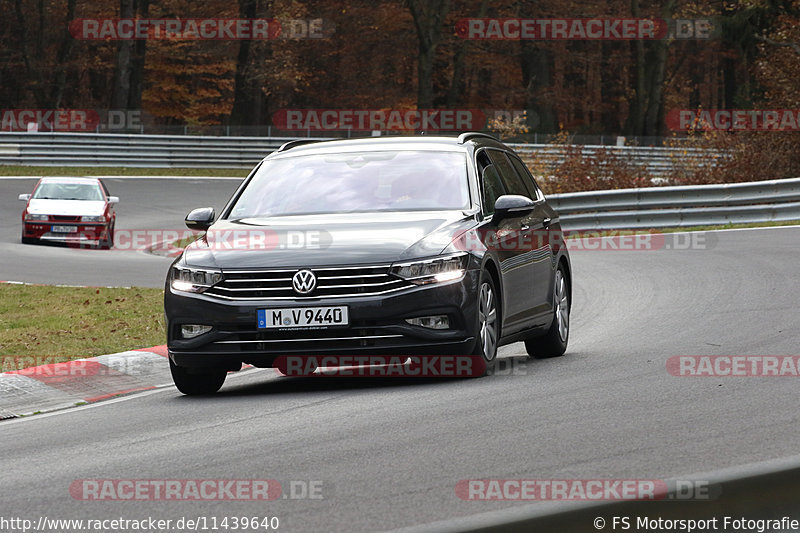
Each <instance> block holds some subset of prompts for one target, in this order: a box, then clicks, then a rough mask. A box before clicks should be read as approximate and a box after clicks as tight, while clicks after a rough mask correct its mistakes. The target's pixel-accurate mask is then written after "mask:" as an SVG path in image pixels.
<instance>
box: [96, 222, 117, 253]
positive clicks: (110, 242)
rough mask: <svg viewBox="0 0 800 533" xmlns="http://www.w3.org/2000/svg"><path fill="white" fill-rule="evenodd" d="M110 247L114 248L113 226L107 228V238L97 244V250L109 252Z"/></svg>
mask: <svg viewBox="0 0 800 533" xmlns="http://www.w3.org/2000/svg"><path fill="white" fill-rule="evenodd" d="M112 246H114V226H109V228H108V235H107V238H106V239H103V240H102V241H100V242H99V243H98V248H100V249H101V250H110V249H111V247H112Z"/></svg>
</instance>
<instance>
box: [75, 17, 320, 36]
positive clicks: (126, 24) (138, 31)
mask: <svg viewBox="0 0 800 533" xmlns="http://www.w3.org/2000/svg"><path fill="white" fill-rule="evenodd" d="M69 32H70V34H71V35H72V37H73V38H75V39H78V40H84V41H109V40H110V41H130V40H212V41H214V40H216V41H218V40H233V41H241V40H271V39H325V38H327V37H330V36H331V35H332V34H333V32H334V25H333V24H332V23H331V22H329V21H326V20H324V19H321V18H310V19H275V18H253V19H245V18H202V19H199V18H186V19H184V18H175V19H132V18H103V19H88V18H81V19H75V20H73V21H71V22H70V24H69Z"/></svg>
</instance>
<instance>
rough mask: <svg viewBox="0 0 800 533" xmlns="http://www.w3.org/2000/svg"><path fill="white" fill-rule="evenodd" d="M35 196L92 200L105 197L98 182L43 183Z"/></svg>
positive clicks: (38, 198)
mask: <svg viewBox="0 0 800 533" xmlns="http://www.w3.org/2000/svg"><path fill="white" fill-rule="evenodd" d="M33 197H34V198H35V199H37V200H90V201H99V200H102V199H103V193H102V192H101V191H100V186H99V185H97V184H96V183H42V184H41V185H39V187H37V189H36V192H35V193H34V194H33Z"/></svg>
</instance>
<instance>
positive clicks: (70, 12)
mask: <svg viewBox="0 0 800 533" xmlns="http://www.w3.org/2000/svg"><path fill="white" fill-rule="evenodd" d="M76 4H77V0H68V1H67V16H66V19H65V20H66V24H67V25H68V24H69V21H71V20H74V19H75V5H76ZM74 42H75V40H74V39H73V38H72V35H71V34H70V33H69V29H65V30H64V38H63V40H62V41H61V46H59V48H58V59H56V65H55V84H54V85H53V92H52V95H51V97H50V101H51V102H52V103H53V107H54V108H56V109H58V108H60V107H61V100H62V99H63V97H64V87H65V86H66V83H67V60H68V59H69V56H70V54H71V53H72V45H73V43H74Z"/></svg>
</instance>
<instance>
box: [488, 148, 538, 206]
mask: <svg viewBox="0 0 800 533" xmlns="http://www.w3.org/2000/svg"><path fill="white" fill-rule="evenodd" d="M487 151H488V152H489V157H491V158H492V162H493V163H494V165H495V166H496V167H497V170H498V171H499V172H500V177H501V178H502V179H503V183H505V185H506V189H507V190H508V194H519V195H520V196H527V197H528V198H531V199H533V200H535V199H536V197H535V196H531V191H530V190H529V189H528V188H527V187H525V183H524V182H523V181H522V178H521V177H520V176H519V174H517V171H516V170H514V167H513V166H512V165H511V162H509V160H508V158H507V157H506V154H504V153H503V152H501V151H499V150H487Z"/></svg>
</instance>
